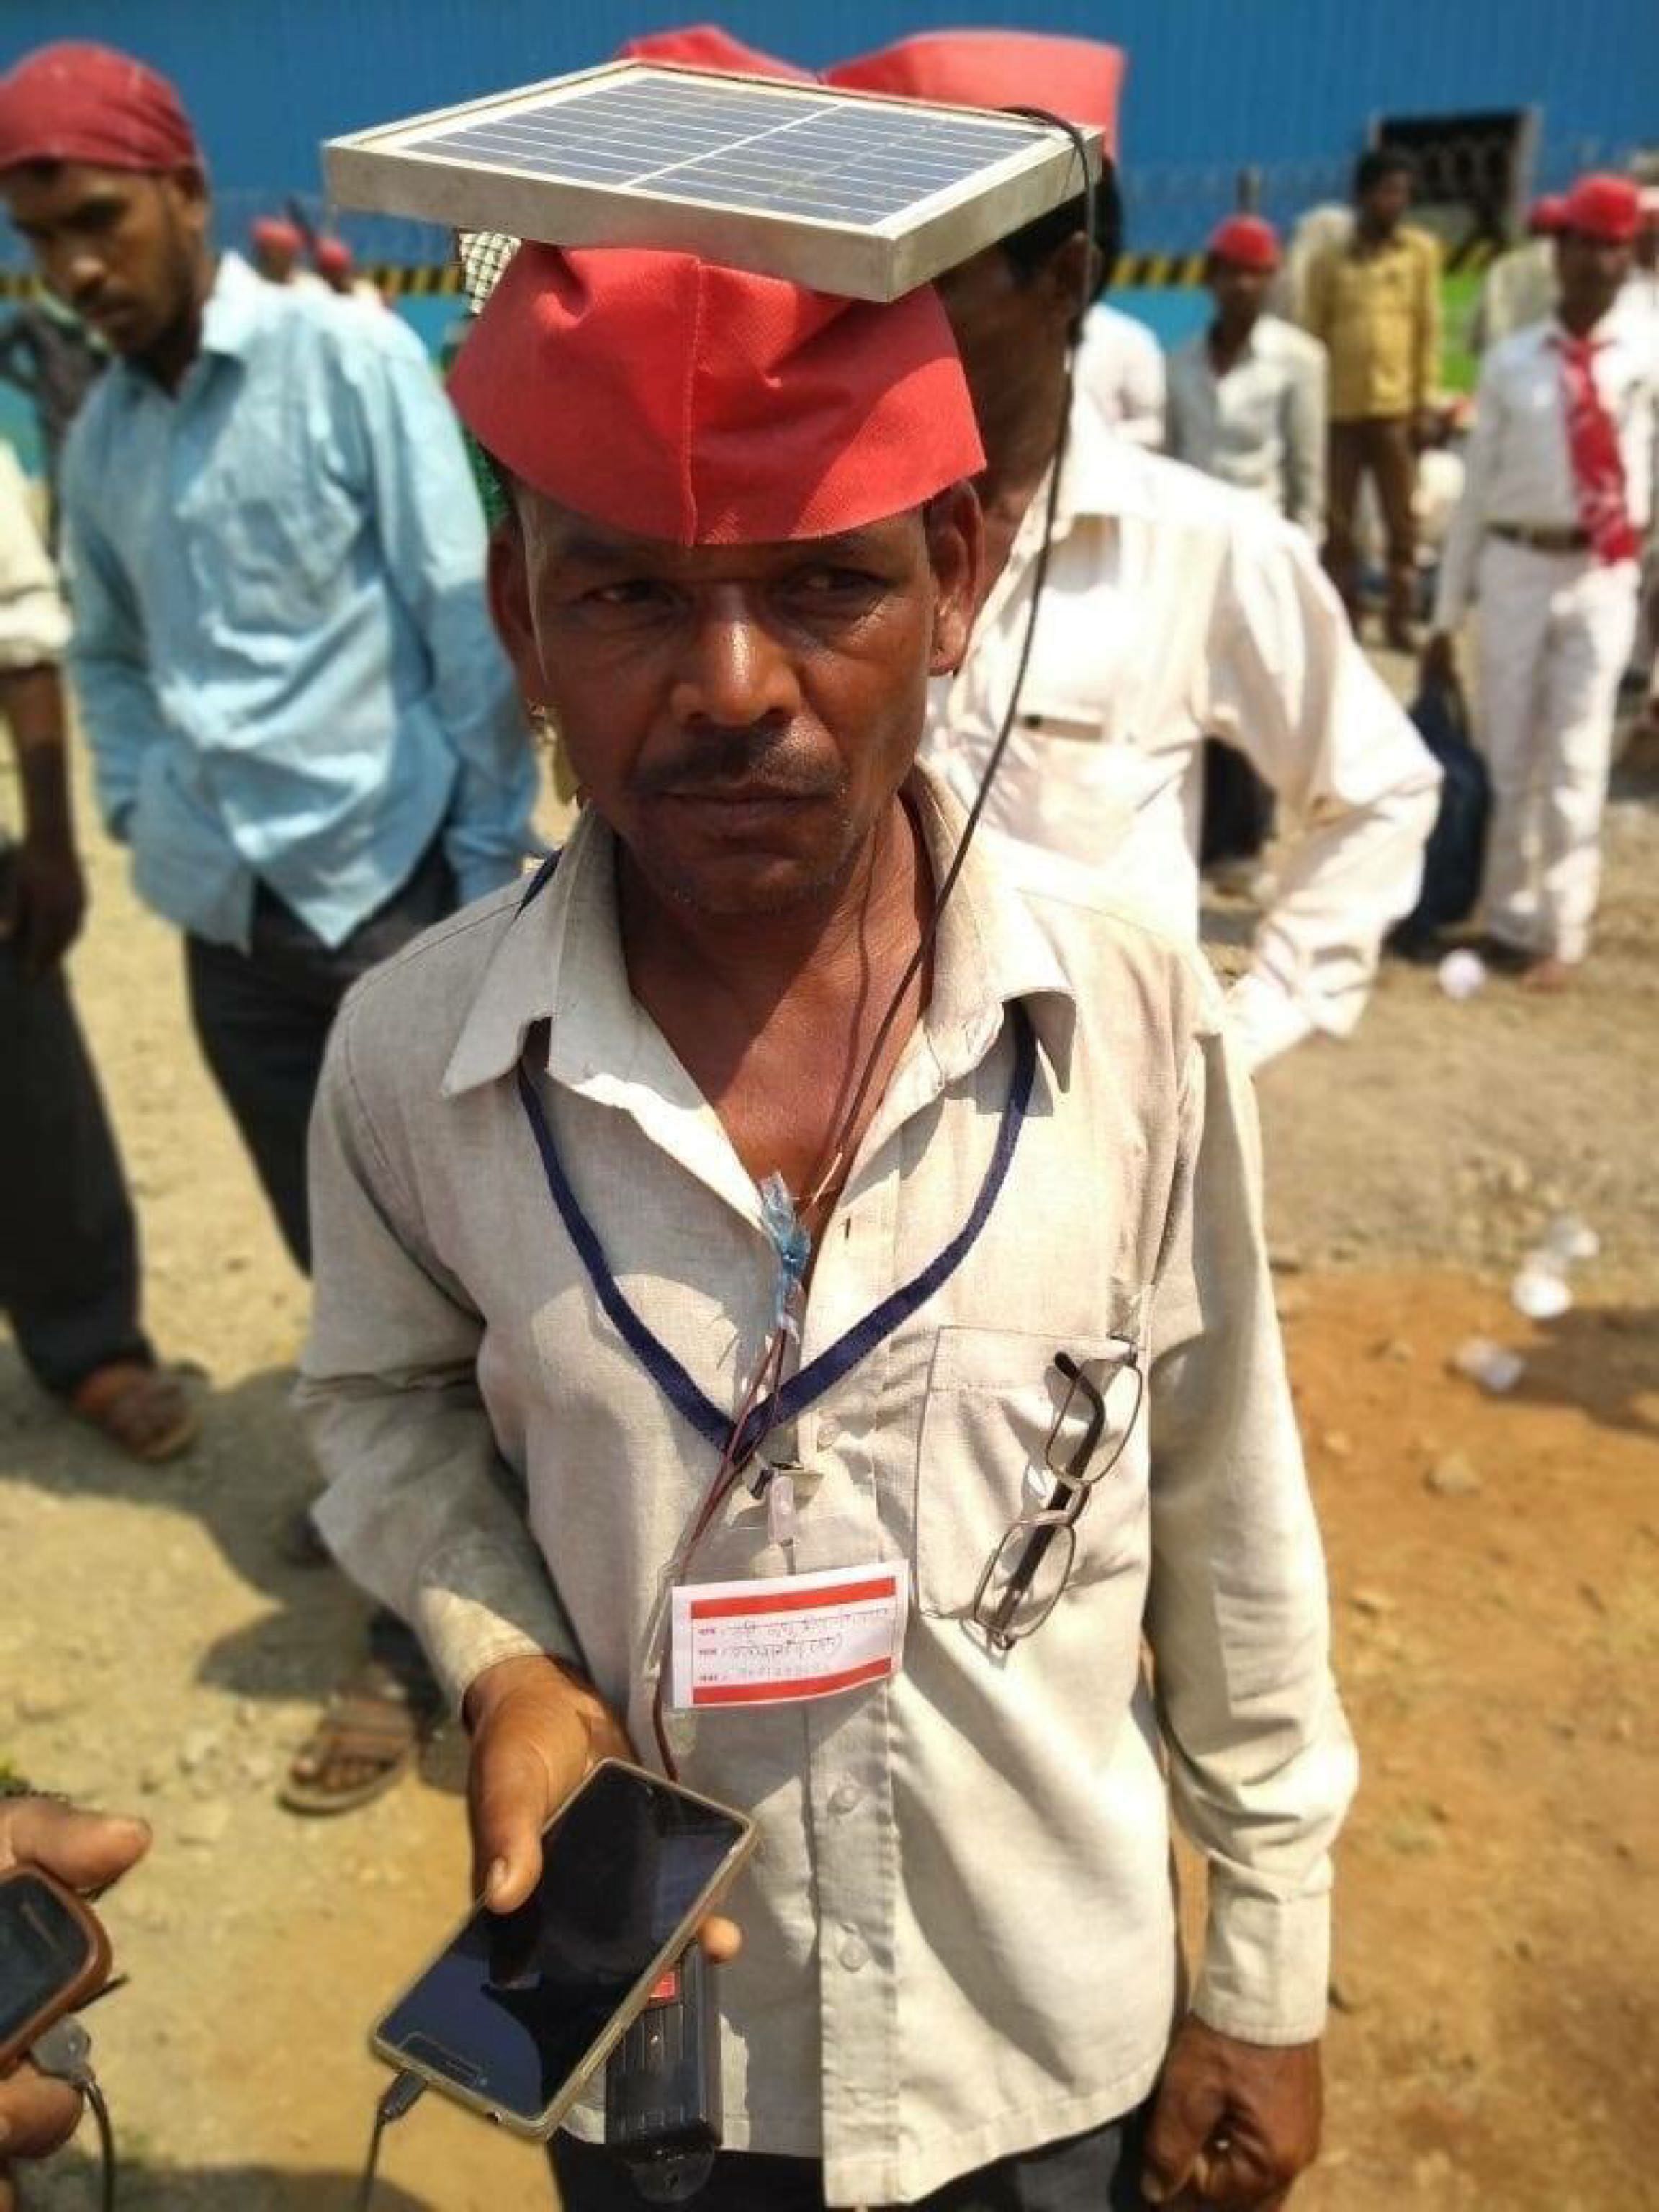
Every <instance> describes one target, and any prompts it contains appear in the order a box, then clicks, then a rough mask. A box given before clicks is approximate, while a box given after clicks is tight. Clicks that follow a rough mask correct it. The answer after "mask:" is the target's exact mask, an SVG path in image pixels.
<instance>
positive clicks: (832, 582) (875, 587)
mask: <svg viewBox="0 0 1659 2212" xmlns="http://www.w3.org/2000/svg"><path fill="white" fill-rule="evenodd" d="M795 589H796V590H797V591H798V592H800V593H801V595H802V597H803V598H805V599H850V598H858V597H867V596H868V595H869V594H870V593H871V592H878V591H879V590H880V589H881V584H880V580H879V579H878V578H877V577H875V576H871V575H866V573H865V571H864V570H863V569H862V568H803V569H801V570H800V572H799V574H798V575H797V576H796V578H795Z"/></svg>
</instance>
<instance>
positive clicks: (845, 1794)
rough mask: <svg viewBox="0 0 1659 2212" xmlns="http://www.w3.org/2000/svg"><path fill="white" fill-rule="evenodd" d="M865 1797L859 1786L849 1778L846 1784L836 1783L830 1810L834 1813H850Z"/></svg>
mask: <svg viewBox="0 0 1659 2212" xmlns="http://www.w3.org/2000/svg"><path fill="white" fill-rule="evenodd" d="M863 1795H864V1792H863V1790H860V1787H859V1785H858V1784H857V1783H856V1782H854V1781H853V1780H852V1779H851V1778H850V1777H849V1778H848V1779H847V1780H846V1781H844V1782H838V1783H836V1786H835V1788H834V1789H833V1790H831V1791H830V1792H829V1810H830V1811H831V1812H832V1813H850V1812H851V1811H852V1809H853V1808H854V1805H856V1804H857V1803H858V1802H859V1799H860V1797H862V1796H863Z"/></svg>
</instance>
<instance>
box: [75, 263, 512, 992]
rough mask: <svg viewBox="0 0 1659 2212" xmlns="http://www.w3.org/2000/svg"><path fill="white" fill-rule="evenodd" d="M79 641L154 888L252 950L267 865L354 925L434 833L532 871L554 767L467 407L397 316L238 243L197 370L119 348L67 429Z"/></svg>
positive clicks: (322, 911)
mask: <svg viewBox="0 0 1659 2212" xmlns="http://www.w3.org/2000/svg"><path fill="white" fill-rule="evenodd" d="M64 509H65V515H64V520H65V526H66V532H67V544H68V549H69V565H70V580H71V592H72V596H73V601H74V608H75V623H76V633H75V641H74V645H73V647H72V648H71V651H70V672H71V675H72V678H73V679H74V683H75V686H76V693H77V695H78V697H79V700H80V705H81V711H82V716H83V718H84V720H85V722H86V726H87V731H88V736H89V738H90V740H91V743H92V747H93V754H94V761H95V763H96V767H97V775H98V788H99V795H100V800H101V803H102V806H103V811H104V816H105V819H106V822H107V823H108V825H109V827H110V829H111V830H112V832H113V834H114V835H115V836H118V837H119V838H121V839H123V840H124V841H125V842H128V843H130V844H131V848H132V854H133V868H134V874H135V878H136V881H137V887H138V889H139V890H140V892H141V893H142V894H143V897H144V898H145V899H146V901H147V902H149V904H150V905H151V906H153V907H154V908H156V910H157V911H158V912H159V913H161V914H163V915H166V916H167V919H168V920H169V921H175V922H177V923H178V924H179V927H181V928H183V929H185V930H186V931H188V932H190V933H191V934H192V935H194V936H197V937H201V938H205V939H209V940H210V942H212V943H215V944H218V945H235V946H237V947H239V948H240V949H241V950H242V951H246V950H247V949H248V947H249V944H250V939H251V932H252V915H253V906H254V893H255V886H256V884H258V883H263V884H267V885H269V886H270V889H271V890H273V891H275V892H276V895H277V896H279V897H280V898H281V899H282V901H283V903H284V904H285V905H286V906H287V907H288V908H289V909H290V910H291V911H292V912H293V913H295V915H299V916H300V917H301V919H302V920H303V921H305V922H306V923H307V924H308V925H309V927H311V929H312V930H313V932H314V933H315V934H316V935H317V936H318V937H319V938H320V939H322V941H323V943H324V944H325V945H329V946H331V947H333V946H338V945H341V944H343V942H344V940H345V939H347V938H348V937H349V935H350V933H351V932H352V931H353V930H354V929H355V928H356V927H357V926H358V925H359V924H360V923H361V922H362V921H363V920H364V919H365V917H366V916H367V915H369V914H371V913H373V912H374V910H375V908H378V907H380V906H381V905H382V904H384V902H386V899H387V898H388V897H389V896H391V895H392V893H394V892H395V891H397V890H398V889H399V887H400V886H401V885H402V884H404V883H405V882H406V881H407V880H408V878H409V877H410V874H411V873H412V872H413V871H414V869H415V866H416V862H417V861H418V860H420V858H421V856H422V854H423V853H424V852H425V851H426V849H427V848H428V846H429V845H431V844H432V842H433V841H434V840H435V838H437V837H439V836H440V835H441V838H442V847H443V852H444V854H445V857H446V858H447V860H448V863H449V866H450V868H451V870H452V872H453V876H454V878H455V884H456V887H457V890H458V891H459V896H460V897H461V898H462V899H463V900H465V899H468V898H471V897H476V896H482V895H483V893H485V892H487V891H490V890H495V889H497V888H498V887H499V886H500V885H501V884H503V883H505V882H507V881H508V880H510V878H512V877H513V875H514V874H516V872H518V868H519V866H520V858H521V856H522V854H524V852H525V851H526V843H527V829H526V816H527V812H528V809H529V805H530V804H531V801H532V796H533V790H534V769H533V763H532V757H531V755H530V754H529V752H528V751H527V750H526V744H525V741H524V717H523V714H522V712H521V711H520V708H519V706H518V702H517V693H516V690H515V687H514V685H513V679H512V677H511V674H510V672H509V671H508V668H507V661H506V659H505V657H504V655H503V654H502V653H501V649H500V647H499V646H498V645H497V643H496V641H495V635H494V633H493V631H492V629H491V628H490V624H489V614H488V611H487V610H486V608H485V605H484V598H483V547H484V532H483V519H482V516H481V515H480V513H479V509H478V503H477V498H476V496H475V495H474V493H473V490H472V485H471V477H470V474H469V472H468V470H467V466H466V461H465V454H464V451H463V448H462V445H461V441H460V436H459V431H458V430H457V428H456V426H455V422H454V419H453V415H452V414H451V412H450V410H449V406H448V403H447V400H446V399H445V398H444V397H443V394H442V392H441V390H440V389H439V386H438V385H437V382H436V380H435V377H434V375H433V374H432V370H431V368H430V365H429V363H428V361H427V359H426V356H425V354H424V353H423V351H422V348H421V346H420V344H419V343H418V342H417V340H416V338H415V337H414V336H413V334H412V333H411V332H410V331H409V330H408V329H407V328H406V327H405V326H404V325H403V324H402V323H401V322H399V320H398V318H397V317H396V316H392V315H386V316H381V317H378V318H375V319H372V320H371V319H369V318H368V317H364V316H347V315H345V314H344V313H342V312H341V310H340V308H339V307H338V306H337V303H335V302H333V301H329V300H326V299H323V298H319V297H314V296H313V295H308V294H305V293H296V292H294V291H291V290H289V289H285V288H283V287H278V286H275V285H270V284H266V283H264V282H263V281H262V280H261V279H260V278H259V277H258V276H255V275H254V273H253V271H252V270H251V269H250V268H249V267H248V266H247V264H246V263H245V262H243V261H241V260H240V259H239V258H237V256H235V255H234V254H227V255H225V256H224V258H222V260H221V261H220V263H219V264H218V269H217V271H216V276H215V277H214V282H213V289H212V291H211V293H210V295H209V297H208V299H207V301H206V302H205V304H204V309H203V313H202V321H201V338H200V344H199V349H198V351H197V356H196V359H195V360H194V362H192V363H191V366H190V368H188V370H187V371H186V373H185V376H184V378H183V380H182V381H181V382H180V384H179V389H178V391H177V392H176V393H171V394H170V393H168V392H167V391H166V390H164V389H163V388H162V386H161V385H160V384H158V383H157V382H156V380H155V378H154V377H153V376H151V375H150V374H148V373H147V372H146V371H145V370H144V369H143V368H141V367H139V366H137V365H135V364H133V363H131V362H119V363H118V364H117V365H116V366H114V367H113V368H112V369H111V371H110V372H109V374H108V375H107V376H106V378H105V380H104V381H103V383H102V384H101V386H100V387H99V389H98V390H97V391H96V392H94V395H93V397H92V399H91V400H90V402H89V403H88V406H87V408H86V410H85V411H84V413H83V416H82V420H81V421H80V422H78V423H77V425H76V429H75V432H74V435H73V436H72V438H71V440H70V448H69V454H68V459H67V464H66V470H65V478H64Z"/></svg>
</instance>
